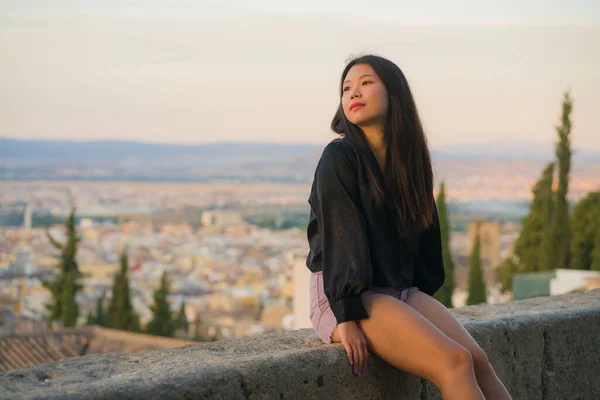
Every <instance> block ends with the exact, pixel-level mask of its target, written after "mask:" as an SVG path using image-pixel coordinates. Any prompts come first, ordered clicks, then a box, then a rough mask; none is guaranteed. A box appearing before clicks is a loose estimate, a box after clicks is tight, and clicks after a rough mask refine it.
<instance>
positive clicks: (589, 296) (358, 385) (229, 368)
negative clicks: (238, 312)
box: [0, 289, 600, 400]
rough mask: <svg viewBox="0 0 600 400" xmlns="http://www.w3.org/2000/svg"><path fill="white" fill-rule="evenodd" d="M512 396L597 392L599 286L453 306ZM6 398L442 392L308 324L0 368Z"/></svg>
mask: <svg viewBox="0 0 600 400" xmlns="http://www.w3.org/2000/svg"><path fill="white" fill-rule="evenodd" d="M452 312H453V313H454V314H455V315H456V316H457V317H458V319H459V320H460V321H461V322H462V323H463V324H464V325H465V327H466V328H467V330H468V331H469V332H470V333H471V335H473V337H474V338H475V340H476V341H477V342H478V343H479V344H480V345H481V347H482V348H483V349H484V350H485V351H486V354H487V355H488V358H489V359H490V362H491V363H492V365H493V366H494V369H495V370H496V372H497V374H498V376H499V377H500V378H501V380H502V381H503V382H504V384H505V385H506V386H507V388H508V389H509V391H510V392H511V394H512V396H513V398H514V399H544V400H545V399H551V400H553V399H565V398H572V399H598V398H600V379H597V378H596V376H597V373H598V370H600V351H599V350H598V349H600V334H599V333H600V289H597V290H594V291H591V292H587V293H576V294H569V295H564V296H556V297H552V298H549V297H540V298H535V299H528V300H523V301H516V302H512V303H509V304H502V305H485V306H470V307H465V308H462V309H458V310H452ZM0 398H2V399H161V400H162V399H179V398H184V399H253V400H254V399H309V398H314V399H321V398H324V399H335V398H343V399H365V398H369V399H398V398H403V399H440V398H441V397H440V394H439V391H438V390H437V389H436V388H435V387H434V386H433V385H432V384H431V383H429V382H427V381H425V380H423V379H420V378H418V377H415V376H412V375H409V374H407V373H405V372H403V371H400V370H398V369H395V368H393V367H391V366H390V365H388V364H386V363H385V362H383V361H382V360H381V359H379V358H377V357H376V356H373V355H372V356H370V357H369V363H368V367H367V373H366V374H364V375H362V376H360V377H356V376H354V375H353V374H352V370H351V367H350V365H348V363H347V360H346V356H345V352H344V349H343V347H342V346H341V345H340V344H332V345H324V344H323V343H322V342H321V341H320V340H319V339H318V337H317V336H316V334H315V333H314V332H313V331H312V329H304V330H299V331H295V332H289V333H277V334H266V335H260V336H254V337H247V338H243V339H238V340H228V341H219V342H210V343H202V344H197V345H189V346H185V347H180V348H176V349H167V350H156V351H150V352H148V353H144V354H123V353H113V354H104V355H89V356H83V357H77V358H70V359H66V360H62V361H59V362H56V363H50V364H42V365H38V366H35V367H31V368H23V369H19V370H14V371H10V372H6V373H3V374H0Z"/></svg>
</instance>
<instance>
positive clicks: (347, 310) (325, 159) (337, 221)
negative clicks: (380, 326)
mask: <svg viewBox="0 0 600 400" xmlns="http://www.w3.org/2000/svg"><path fill="white" fill-rule="evenodd" d="M343 146H345V145H344V144H342V143H339V142H338V143H335V142H332V143H330V144H329V145H327V146H326V147H325V149H324V151H323V154H322V155H321V159H320V160H319V163H318V165H317V169H316V171H315V178H314V179H315V180H314V182H313V193H315V197H314V198H313V199H312V201H311V206H312V207H313V210H314V213H315V216H316V219H317V221H318V225H319V229H320V233H321V240H322V270H323V287H324V292H325V295H326V296H327V299H328V301H329V305H330V307H331V310H332V311H333V314H334V315H335V318H336V319H337V322H338V323H342V322H346V321H352V320H361V319H365V318H368V313H367V311H366V309H365V307H364V305H363V302H362V299H361V297H360V295H361V294H362V293H363V292H364V291H365V290H367V289H368V287H369V286H370V284H371V281H372V268H371V257H370V253H369V245H368V239H367V235H366V223H365V216H364V214H363V211H362V207H361V204H360V196H359V185H358V179H357V172H356V167H355V166H354V165H353V164H352V162H351V160H350V158H349V156H348V154H347V150H346V149H344V147H343Z"/></svg>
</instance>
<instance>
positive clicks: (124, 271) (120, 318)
mask: <svg viewBox="0 0 600 400" xmlns="http://www.w3.org/2000/svg"><path fill="white" fill-rule="evenodd" d="M120 261H121V262H120V269H119V271H118V272H117V273H116V274H115V278H114V283H113V288H112V298H111V300H110V305H109V307H108V314H107V315H106V326H107V327H109V328H114V329H121V330H126V331H134V332H138V331H139V330H140V323H139V317H138V315H137V314H136V313H135V312H134V310H133V305H132V304H131V291H130V289H129V277H128V270H129V265H128V263H127V249H126V248H125V249H123V251H122V252H121V257H120Z"/></svg>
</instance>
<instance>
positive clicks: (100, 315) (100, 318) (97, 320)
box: [94, 296, 105, 326]
mask: <svg viewBox="0 0 600 400" xmlns="http://www.w3.org/2000/svg"><path fill="white" fill-rule="evenodd" d="M103 302H104V296H102V297H98V299H97V300H96V315H95V317H94V324H96V325H98V326H104V325H105V323H104V307H103V306H102V303H103Z"/></svg>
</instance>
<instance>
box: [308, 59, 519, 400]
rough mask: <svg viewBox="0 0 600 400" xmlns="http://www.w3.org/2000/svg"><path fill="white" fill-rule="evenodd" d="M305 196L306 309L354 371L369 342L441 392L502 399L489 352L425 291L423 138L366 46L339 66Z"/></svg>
mask: <svg viewBox="0 0 600 400" xmlns="http://www.w3.org/2000/svg"><path fill="white" fill-rule="evenodd" d="M331 128H332V129H333V131H334V132H336V133H338V134H339V135H340V138H336V139H334V140H332V141H331V142H330V143H329V144H328V145H327V146H326V147H325V149H324V150H323V153H322V155H321V158H320V160H319V163H318V165H317V168H316V171H315V175H314V181H313V185H312V190H311V194H310V197H309V200H308V201H309V203H310V206H311V211H310V221H309V224H308V229H307V236H308V242H309V246H310V253H309V255H308V258H307V260H306V264H307V266H308V268H309V269H310V270H311V272H312V273H311V279H310V282H311V285H310V286H311V287H310V300H311V305H310V317H311V321H312V324H313V327H314V329H315V330H316V332H317V333H318V335H319V337H320V338H321V340H323V342H325V343H332V342H333V343H342V344H343V346H344V348H345V350H346V353H347V355H348V362H349V363H350V364H352V365H353V369H354V372H355V373H357V374H358V375H360V374H361V373H363V372H364V370H365V367H366V365H367V355H368V351H370V352H372V353H374V354H377V355H378V356H379V357H381V358H382V359H383V360H385V361H386V362H388V363H389V364H391V365H393V366H394V367H396V368H399V369H402V370H404V371H407V372H409V373H411V374H414V375H417V376H419V377H423V378H425V379H428V380H430V381H431V382H432V383H433V384H435V385H436V387H437V388H439V390H440V392H441V393H442V396H443V398H444V399H447V400H452V399H460V400H465V399H488V400H490V399H510V395H509V394H508V392H507V390H506V389H505V387H504V385H503V384H502V383H501V382H500V380H499V379H498V377H497V376H496V373H495V372H494V369H493V368H492V366H491V365H490V363H489V362H488V359H487V357H486V354H485V353H484V352H483V350H482V349H481V348H480V347H479V346H478V344H477V343H476V342H475V340H474V339H473V338H472V337H471V335H470V334H469V333H468V331H467V330H466V329H465V328H464V327H463V326H462V325H461V324H460V322H458V320H457V319H456V318H455V317H454V316H453V314H451V313H450V312H449V311H448V309H446V307H444V306H443V305H442V304H441V303H439V302H438V301H437V300H435V299H434V298H433V297H432V296H433V294H434V293H435V292H436V291H437V290H438V289H439V288H440V287H441V286H442V284H443V282H444V279H445V275H444V265H443V261H442V245H441V237H440V227H439V221H438V216H437V210H436V206H435V199H434V195H433V172H432V166H431V160H430V156H429V150H428V148H427V141H426V137H425V134H424V132H423V127H422V125H421V121H420V119H419V115H418V112H417V107H416V105H415V102H414V100H413V96H412V94H411V91H410V88H409V86H408V82H407V81H406V78H405V77H404V74H403V73H402V71H401V70H400V68H398V67H397V66H396V65H395V64H394V63H393V62H391V61H389V60H387V59H385V58H382V57H379V56H375V55H366V56H362V57H359V58H356V59H354V60H352V61H351V62H350V63H349V64H348V65H347V66H346V68H345V69H344V72H343V73H342V79H341V85H340V105H339V108H338V110H337V113H336V114H335V116H334V118H333V121H332V123H331Z"/></svg>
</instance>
